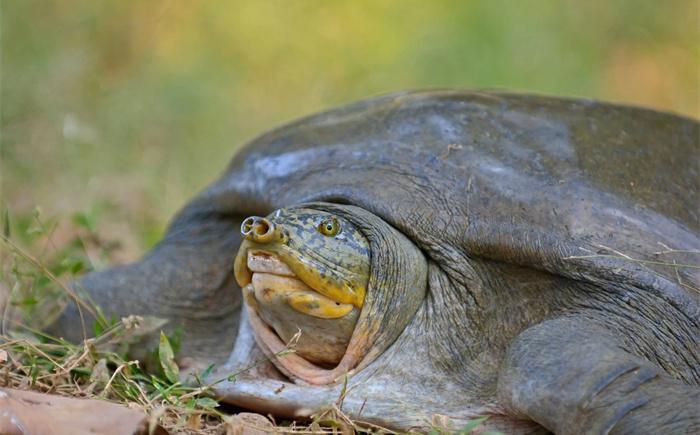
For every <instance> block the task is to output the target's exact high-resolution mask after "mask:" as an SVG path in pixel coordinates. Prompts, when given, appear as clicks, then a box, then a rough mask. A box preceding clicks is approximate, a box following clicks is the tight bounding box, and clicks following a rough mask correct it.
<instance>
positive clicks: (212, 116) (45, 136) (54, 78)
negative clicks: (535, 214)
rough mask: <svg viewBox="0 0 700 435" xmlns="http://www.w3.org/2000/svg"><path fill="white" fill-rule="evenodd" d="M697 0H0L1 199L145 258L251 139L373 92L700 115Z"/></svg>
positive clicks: (128, 254)
mask: <svg viewBox="0 0 700 435" xmlns="http://www.w3.org/2000/svg"><path fill="white" fill-rule="evenodd" d="M698 7H699V3H698V1H693V0H690V1H669V0H664V1H642V0H630V1H611V0H595V1H591V0H588V1H574V0H571V1H554V0H551V1H549V0H542V1H438V0H421V1H414V0H400V1H399V0H396V1H382V0H380V1H359V0H352V1H344V2H341V1H321V0H318V1H317V0H303V1H291V0H286V1H282V0H280V1H262V0H261V1H246V2H242V1H241V2H234V1H195V0H181V1H126V0H121V1H97V0H84V1H47V0H42V1H29V0H2V2H1V3H0V14H1V15H2V35H1V43H2V64H1V68H2V71H1V72H2V83H1V84H2V91H1V92H2V94H1V101H0V103H1V104H2V120H1V122H2V124H1V127H2V136H1V141H2V142H1V145H2V149H1V150H2V155H1V165H2V167H1V168H0V171H1V174H2V190H3V191H2V193H3V200H4V203H5V205H6V206H8V207H9V210H10V212H11V213H12V214H13V215H19V216H21V215H23V214H26V213H30V212H31V210H32V209H33V208H34V207H35V206H37V205H38V206H41V207H42V209H43V210H44V213H48V214H50V215H58V216H64V215H65V216H70V215H71V214H72V213H73V212H75V211H82V212H84V213H85V215H86V216H89V217H91V218H94V219H98V220H99V222H100V228H101V229H102V230H103V231H105V232H107V233H108V234H109V235H110V237H112V238H114V239H118V240H120V241H121V243H122V245H123V247H122V252H123V253H124V258H133V257H134V256H135V255H136V254H137V253H138V252H141V251H142V250H144V249H146V248H147V247H148V246H150V245H152V244H153V243H155V242H156V241H157V239H158V238H159V237H160V235H161V234H162V232H163V230H164V228H165V225H166V224H167V221H168V219H169V218H170V217H171V216H172V214H173V213H174V212H175V211H176V210H177V209H178V208H180V207H181V206H182V205H183V204H184V202H185V201H186V200H187V199H188V198H189V197H191V196H192V195H194V194H195V193H196V192H197V191H199V190H200V189H202V188H203V187H204V186H205V185H206V184H207V183H208V182H210V181H212V180H213V179H214V178H215V177H217V175H218V174H219V173H220V172H221V171H222V170H223V168H224V167H225V165H226V163H227V161H228V160H229V158H230V157H231V155H232V154H233V152H234V151H235V150H236V149H237V147H239V146H240V145H242V144H243V143H245V142H246V141H247V140H249V139H250V138H252V137H253V136H255V135H257V134H259V133H261V132H263V131H265V130H267V129H269V128H271V127H273V126H275V125H277V124H279V123H282V122H284V121H287V120H290V119H293V118H296V117H299V116H302V115H305V114H308V113H310V112H313V111H317V110H320V109H323V108H327V107H329V106H334V105H338V104H342V103H344V102H348V101H351V100H355V99H359V98H363V97H366V96H370V95H375V94H379V93H385V92H391V91H396V90H401V89H409V88H425V87H463V88H500V89H510V90H517V91H534V92H539V93H547V94H554V95H566V96H585V97H593V98H600V99H605V100H611V101H621V102H626V103H632V104H641V105H645V106H650V107H655V108H659V109H664V110H672V111H675V112H679V113H682V114H686V115H690V116H693V117H697V116H698V113H699V111H700V103H699V98H700V96H699V91H698V80H699V74H700V73H699V70H698V69H699V66H698V65H699V59H700V53H699V47H698V46H699V44H700V42H699V41H700V35H699V34H698V32H699V29H700V23H699V13H700V12H699V10H698ZM66 231H68V230H66ZM57 234H58V237H59V238H60V234H61V231H58V232H57Z"/></svg>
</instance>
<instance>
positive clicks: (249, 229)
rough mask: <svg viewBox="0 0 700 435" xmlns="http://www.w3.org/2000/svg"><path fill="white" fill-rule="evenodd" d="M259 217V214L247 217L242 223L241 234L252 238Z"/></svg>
mask: <svg viewBox="0 0 700 435" xmlns="http://www.w3.org/2000/svg"><path fill="white" fill-rule="evenodd" d="M257 219H259V218H258V217H257V216H250V217H248V218H245V219H244V220H243V222H242V223H241V235H242V236H243V237H245V238H246V239H252V236H253V229H254V228H255V221H256V220H257Z"/></svg>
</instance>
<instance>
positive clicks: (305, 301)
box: [234, 208, 370, 365]
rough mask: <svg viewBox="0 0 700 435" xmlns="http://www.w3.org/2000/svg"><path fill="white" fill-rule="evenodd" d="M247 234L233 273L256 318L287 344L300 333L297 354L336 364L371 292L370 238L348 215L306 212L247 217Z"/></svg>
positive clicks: (244, 227)
mask: <svg viewBox="0 0 700 435" xmlns="http://www.w3.org/2000/svg"><path fill="white" fill-rule="evenodd" d="M241 234H242V236H243V238H244V239H245V240H244V242H243V243H242V245H241V247H240V249H239V251H238V255H237V256H236V260H235V263H234V272H235V276H236V280H237V281H238V283H239V285H240V286H241V288H242V289H243V294H244V297H245V301H246V304H247V305H248V307H249V308H250V309H252V310H253V313H252V315H254V316H258V317H259V318H260V320H262V321H263V322H264V323H265V325H266V327H268V328H271V330H272V331H274V332H275V334H276V335H277V336H278V337H279V338H281V339H282V340H283V341H288V340H290V339H291V338H292V337H293V336H294V334H296V332H297V331H298V330H301V331H302V336H301V337H300V339H299V342H298V343H297V347H296V351H297V353H298V354H299V355H302V356H304V357H305V358H306V359H307V360H309V361H312V362H314V363H317V364H321V365H331V364H335V363H337V362H338V361H339V360H340V358H341V357H342V356H343V354H344V353H345V348H346V346H347V343H348V341H349V340H350V336H351V335H352V332H353V330H354V327H355V323H356V321H357V317H358V314H359V310H360V309H361V308H362V306H363V303H364V298H365V293H366V290H367V282H368V279H369V271H370V249H369V245H368V242H367V240H366V239H365V237H364V236H363V235H362V234H361V233H360V232H359V231H358V230H357V229H356V228H355V227H354V226H353V225H352V224H351V223H350V222H349V221H347V220H346V219H344V218H343V217H341V216H338V215H335V214H333V213H328V212H325V211H319V210H313V209H308V208H290V209H280V210H277V211H275V212H273V213H272V214H270V215H268V216H267V217H259V216H251V217H248V218H246V219H245V220H244V221H243V223H242V224H241ZM268 332H270V331H268ZM258 336H259V337H261V336H265V333H264V332H263V331H258Z"/></svg>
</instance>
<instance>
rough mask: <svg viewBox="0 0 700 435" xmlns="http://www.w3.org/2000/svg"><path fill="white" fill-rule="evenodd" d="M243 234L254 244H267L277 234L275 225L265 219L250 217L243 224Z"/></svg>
mask: <svg viewBox="0 0 700 435" xmlns="http://www.w3.org/2000/svg"><path fill="white" fill-rule="evenodd" d="M241 234H242V235H243V237H245V238H246V239H248V240H251V241H253V242H257V243H267V242H269V241H271V240H272V238H273V236H274V234H275V224H273V223H272V222H270V220H268V219H267V218H264V217H259V216H250V217H248V218H246V219H245V220H244V221H243V222H242V223H241Z"/></svg>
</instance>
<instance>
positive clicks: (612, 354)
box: [498, 316, 700, 434]
mask: <svg viewBox="0 0 700 435" xmlns="http://www.w3.org/2000/svg"><path fill="white" fill-rule="evenodd" d="M498 397H499V401H500V402H501V404H502V405H503V406H504V407H505V408H506V411H507V412H508V413H510V414H514V415H516V416H519V417H526V418H530V419H532V420H534V421H536V422H538V423H539V424H541V425H543V426H545V427H546V428H548V429H549V430H551V431H553V432H555V433H557V434H582V433H586V434H608V433H614V434H640V433H674V434H681V433H682V434H686V433H688V434H689V433H700V388H698V387H693V386H690V385H687V384H685V383H683V382H681V381H678V380H676V379H673V378H671V377H670V376H669V375H668V374H666V373H665V372H664V371H663V370H662V369H661V368H659V367H657V366H656V365H654V364H652V363H651V362H649V361H646V360H644V359H642V358H639V357H637V356H635V355H632V354H630V353H628V352H626V351H625V350H623V349H622V348H621V347H620V346H619V345H618V344H617V341H616V340H615V337H613V336H612V333H610V332H609V331H607V330H605V329H604V328H602V327H597V326H595V325H590V320H589V319H584V318H583V317H580V316H570V317H561V318H557V319H554V320H549V321H546V322H543V323H541V324H538V325H536V326H533V327H531V328H529V329H527V330H526V331H524V332H523V333H521V334H520V335H519V336H518V337H517V338H516V339H515V341H514V342H513V343H512V344H511V346H510V348H509V350H508V352H507V355H506V358H505V360H504V363H503V366H502V368H501V372H500V376H499V382H498Z"/></svg>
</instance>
